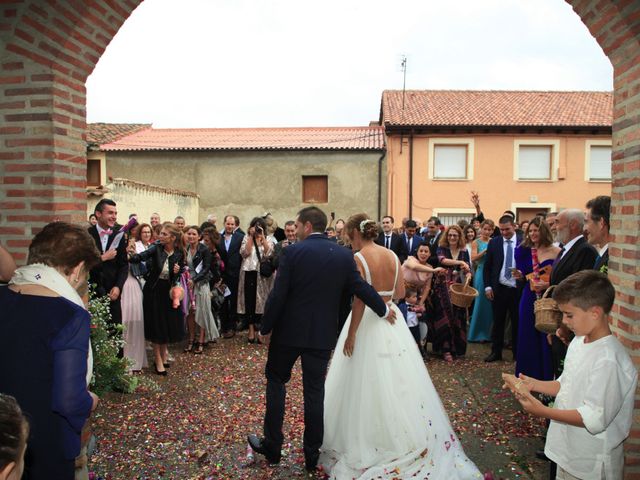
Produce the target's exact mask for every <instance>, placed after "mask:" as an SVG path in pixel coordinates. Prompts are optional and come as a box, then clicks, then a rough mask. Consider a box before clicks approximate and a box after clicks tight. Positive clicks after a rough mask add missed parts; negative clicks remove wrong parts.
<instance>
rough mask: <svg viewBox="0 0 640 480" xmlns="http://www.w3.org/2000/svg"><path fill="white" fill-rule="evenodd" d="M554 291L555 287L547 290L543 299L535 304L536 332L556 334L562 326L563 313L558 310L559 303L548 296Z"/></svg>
mask: <svg viewBox="0 0 640 480" xmlns="http://www.w3.org/2000/svg"><path fill="white" fill-rule="evenodd" d="M552 290H553V285H552V286H550V287H549V288H547V290H546V291H545V292H544V295H542V298H540V299H538V300H536V301H535V302H534V304H533V312H534V314H535V316H536V324H535V326H536V330H538V331H539V332H542V333H551V334H555V333H556V330H557V329H558V327H559V326H560V325H561V324H562V312H561V311H560V309H559V308H558V303H557V302H556V301H555V300H554V299H553V298H549V297H548V296H549V295H550V294H551V291H552Z"/></svg>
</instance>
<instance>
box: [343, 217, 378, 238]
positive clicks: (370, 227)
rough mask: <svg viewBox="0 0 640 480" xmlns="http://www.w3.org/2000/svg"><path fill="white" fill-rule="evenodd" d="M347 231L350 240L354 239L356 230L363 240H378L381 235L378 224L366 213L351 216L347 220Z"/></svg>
mask: <svg viewBox="0 0 640 480" xmlns="http://www.w3.org/2000/svg"><path fill="white" fill-rule="evenodd" d="M346 229H347V234H348V235H349V237H350V238H353V232H354V230H358V231H359V232H360V236H361V237H362V239H363V240H373V239H375V238H378V235H379V233H380V232H379V228H378V223H377V222H376V221H375V220H371V219H370V218H369V216H368V215H367V214H366V213H356V214H355V215H351V216H350V217H349V219H348V220H347V225H346Z"/></svg>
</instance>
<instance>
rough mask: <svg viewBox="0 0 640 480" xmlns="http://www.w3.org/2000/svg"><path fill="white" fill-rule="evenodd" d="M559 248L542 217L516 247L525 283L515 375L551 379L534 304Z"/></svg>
mask: <svg viewBox="0 0 640 480" xmlns="http://www.w3.org/2000/svg"><path fill="white" fill-rule="evenodd" d="M559 252H560V249H559V248H558V247H554V246H553V236H552V234H551V230H549V227H548V226H547V224H546V222H545V221H544V220H543V219H542V217H535V218H534V219H533V220H531V222H530V223H529V226H528V227H527V230H526V232H525V238H524V240H523V241H522V243H521V244H520V245H518V246H517V247H516V251H515V259H516V268H517V272H515V274H514V277H515V278H516V279H517V280H518V281H519V282H526V285H525V286H524V288H523V290H522V297H521V298H520V320H519V323H518V348H517V350H516V351H517V352H518V353H517V354H516V376H518V375H519V374H520V373H524V374H525V375H527V376H529V377H534V378H539V379H540V380H552V379H553V373H552V369H551V353H550V347H549V344H548V343H547V336H546V334H544V333H541V332H539V331H538V330H536V329H535V315H534V313H533V303H534V302H535V300H536V299H537V298H539V297H540V296H542V294H543V293H544V291H545V290H546V289H547V288H548V287H549V275H548V274H547V273H546V272H547V271H548V272H550V271H551V266H552V264H553V261H554V260H555V259H556V257H557V256H558V253H559Z"/></svg>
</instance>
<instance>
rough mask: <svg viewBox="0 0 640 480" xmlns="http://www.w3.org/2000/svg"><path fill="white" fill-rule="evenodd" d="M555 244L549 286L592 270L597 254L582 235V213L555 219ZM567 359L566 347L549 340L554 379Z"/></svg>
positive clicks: (571, 211) (574, 211)
mask: <svg viewBox="0 0 640 480" xmlns="http://www.w3.org/2000/svg"><path fill="white" fill-rule="evenodd" d="M555 227H556V241H558V242H559V243H560V244H561V245H562V249H561V250H560V253H559V254H558V258H556V260H555V262H554V263H553V267H552V270H551V279H550V280H549V284H550V285H558V284H559V283H560V282H562V281H563V280H564V279H565V278H567V277H569V276H571V275H573V274H574V273H576V272H579V271H580V270H591V269H592V268H593V267H594V265H595V263H596V258H597V257H598V252H596V249H595V248H593V247H592V246H591V245H589V243H588V242H587V240H586V239H585V238H584V236H583V235H582V232H583V231H584V213H583V212H582V211H580V210H578V209H568V210H563V211H561V212H560V213H558V215H557V216H556V218H555ZM566 355H567V346H566V345H565V344H564V342H562V341H561V340H560V339H559V338H558V337H556V336H553V337H552V339H551V364H552V367H553V373H554V375H555V378H558V377H559V376H560V374H561V373H562V362H563V360H564V357H565V356H566Z"/></svg>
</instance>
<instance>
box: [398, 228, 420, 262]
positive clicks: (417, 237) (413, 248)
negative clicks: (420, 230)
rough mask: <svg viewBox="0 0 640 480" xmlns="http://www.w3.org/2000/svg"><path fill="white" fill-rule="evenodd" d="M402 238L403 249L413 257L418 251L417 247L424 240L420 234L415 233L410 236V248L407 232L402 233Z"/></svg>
mask: <svg viewBox="0 0 640 480" xmlns="http://www.w3.org/2000/svg"><path fill="white" fill-rule="evenodd" d="M402 240H403V241H404V246H405V250H406V252H407V256H412V255H413V256H414V257H415V255H416V253H418V247H419V246H420V244H421V243H422V242H423V241H424V238H422V237H421V236H420V235H418V234H417V233H416V234H415V235H414V236H413V237H412V238H411V248H409V239H408V238H407V234H406V233H403V234H402Z"/></svg>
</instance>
